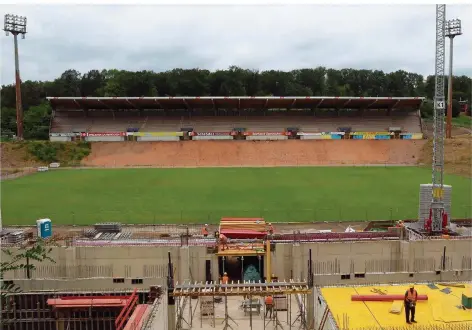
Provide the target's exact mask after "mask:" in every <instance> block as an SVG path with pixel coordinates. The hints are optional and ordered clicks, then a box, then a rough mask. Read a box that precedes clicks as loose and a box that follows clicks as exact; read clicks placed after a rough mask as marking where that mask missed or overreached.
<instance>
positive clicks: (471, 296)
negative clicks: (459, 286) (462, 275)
mask: <svg viewBox="0 0 472 330" xmlns="http://www.w3.org/2000/svg"><path fill="white" fill-rule="evenodd" d="M462 306H464V307H465V308H467V309H472V289H470V290H467V291H466V292H464V293H463V294H462Z"/></svg>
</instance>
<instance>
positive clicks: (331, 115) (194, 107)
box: [48, 96, 423, 141]
mask: <svg viewBox="0 0 472 330" xmlns="http://www.w3.org/2000/svg"><path fill="white" fill-rule="evenodd" d="M48 100H49V102H50V103H51V106H52V107H53V109H54V111H53V116H52V120H51V127H50V137H51V140H56V141H69V140H73V139H84V140H88V141H126V140H131V141H162V140H167V141H169V140H175V141H178V140H186V139H194V140H233V139H247V140H283V139H288V138H291V139H293V138H299V139H341V138H344V139H345V138H352V139H391V138H404V139H420V138H422V127H421V118H420V114H419V107H420V105H421V103H422V102H423V98H419V97H415V98H408V97H247V96H246V97H101V98H89V97H83V98H80V97H79V98H77V97H49V98H48Z"/></svg>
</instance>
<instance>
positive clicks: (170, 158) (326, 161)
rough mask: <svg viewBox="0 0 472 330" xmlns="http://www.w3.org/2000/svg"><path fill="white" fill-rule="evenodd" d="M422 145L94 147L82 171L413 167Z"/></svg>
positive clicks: (209, 143)
mask: <svg viewBox="0 0 472 330" xmlns="http://www.w3.org/2000/svg"><path fill="white" fill-rule="evenodd" d="M425 143H426V141H425V140H409V141H407V140H393V141H381V140H380V141H374V140H361V141H359V140H341V141H327V140H317V141H300V140H289V141H185V142H136V143H130V142H97V143H94V144H92V152H91V154H90V155H89V156H88V157H86V158H84V159H83V161H82V164H83V165H84V166H99V167H126V166H149V167H205V166H207V167H211V166H315V165H318V166H320V165H325V166H331V165H384V164H385V165H414V164H417V162H418V157H419V155H420V153H421V150H422V148H423V146H424V144H425Z"/></svg>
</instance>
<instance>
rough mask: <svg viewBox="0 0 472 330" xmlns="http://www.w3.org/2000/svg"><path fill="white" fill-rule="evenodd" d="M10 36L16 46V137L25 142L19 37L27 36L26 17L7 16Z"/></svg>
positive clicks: (6, 26) (6, 25) (7, 31)
mask: <svg viewBox="0 0 472 330" xmlns="http://www.w3.org/2000/svg"><path fill="white" fill-rule="evenodd" d="M3 30H4V31H5V34H6V35H7V36H8V35H9V34H10V33H11V34H13V42H14V45H15V91H16V129H17V132H16V136H17V139H18V140H23V107H22V104H21V79H20V61H19V58H18V35H19V34H21V37H22V39H24V38H25V35H26V17H25V16H18V15H12V14H6V15H5V21H4V29H3Z"/></svg>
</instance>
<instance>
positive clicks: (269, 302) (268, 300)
mask: <svg viewBox="0 0 472 330" xmlns="http://www.w3.org/2000/svg"><path fill="white" fill-rule="evenodd" d="M264 302H265V307H266V312H265V317H267V313H268V312H270V318H272V311H273V310H274V298H273V297H272V296H267V297H265V301H264Z"/></svg>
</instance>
